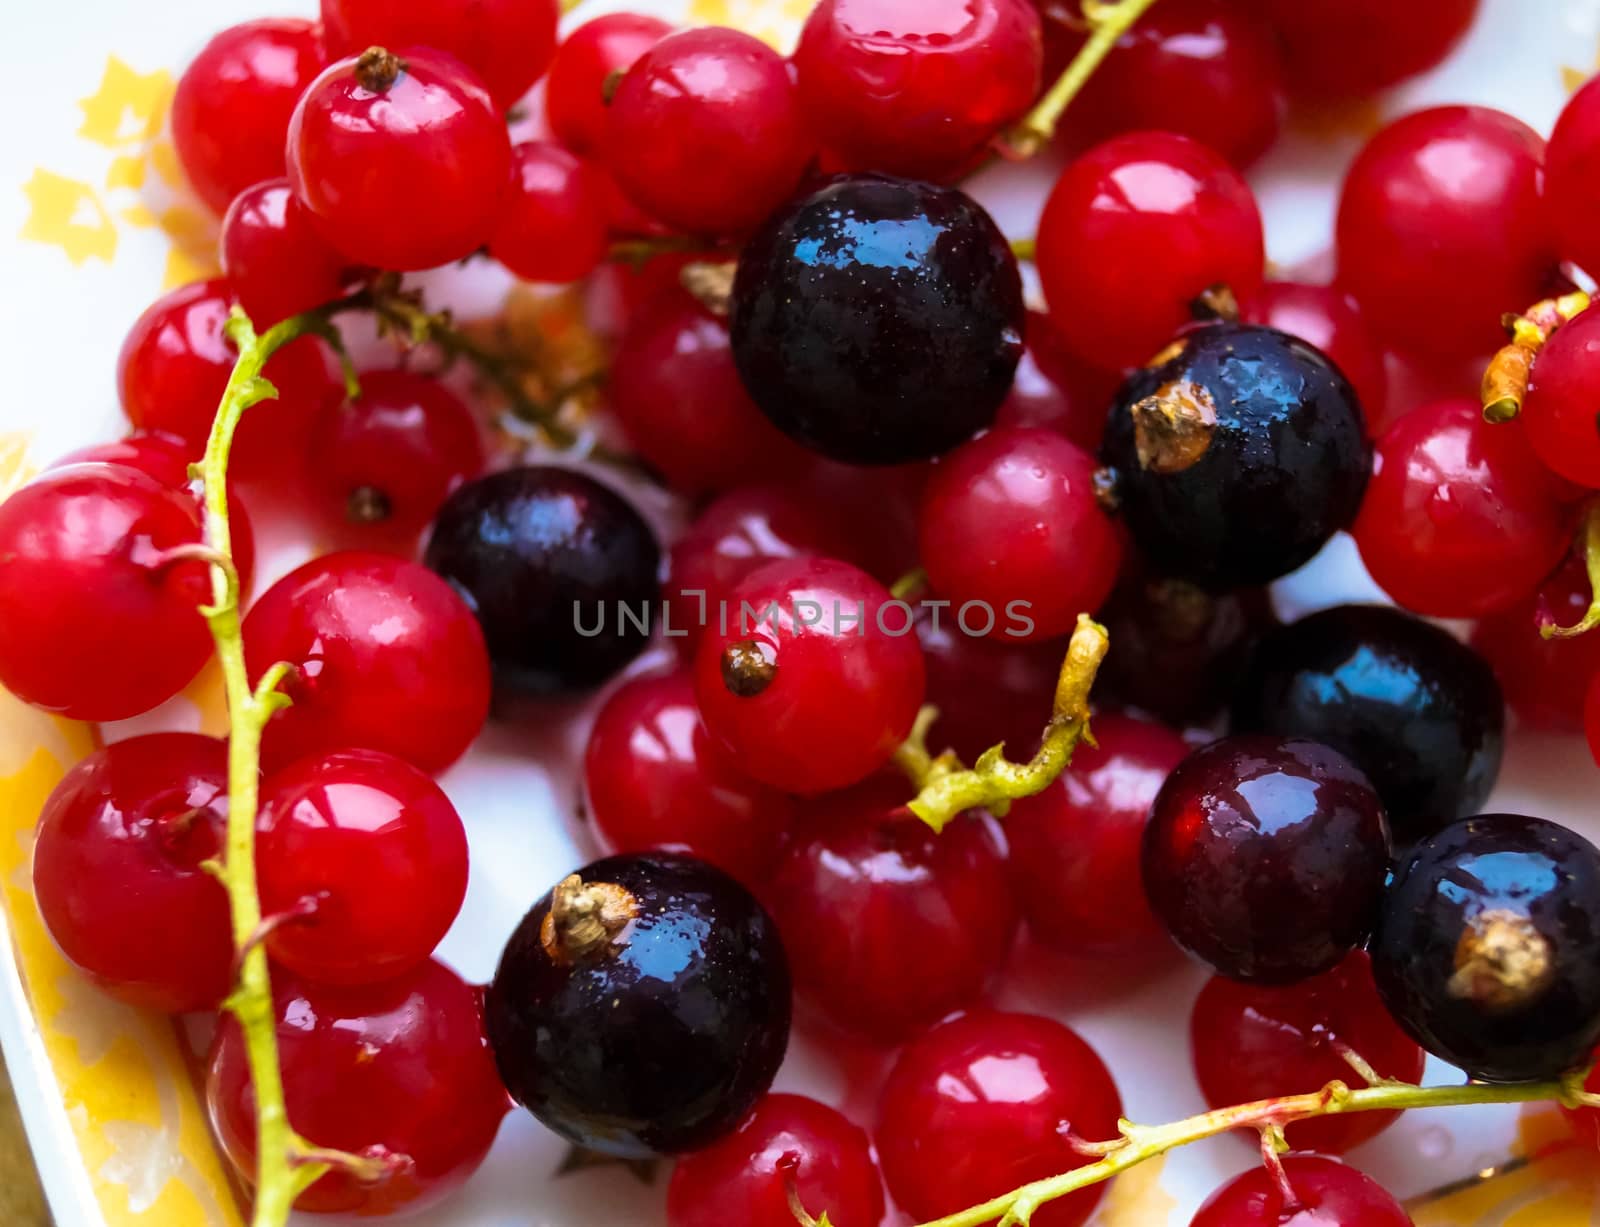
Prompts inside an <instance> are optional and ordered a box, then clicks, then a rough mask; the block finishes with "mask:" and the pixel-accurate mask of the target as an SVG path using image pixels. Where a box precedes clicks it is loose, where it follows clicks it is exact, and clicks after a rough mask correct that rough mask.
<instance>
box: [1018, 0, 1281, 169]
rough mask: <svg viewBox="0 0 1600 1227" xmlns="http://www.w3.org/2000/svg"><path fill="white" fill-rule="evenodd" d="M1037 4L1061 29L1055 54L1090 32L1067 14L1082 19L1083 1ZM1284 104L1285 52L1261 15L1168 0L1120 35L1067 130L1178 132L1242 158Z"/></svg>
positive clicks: (1248, 158)
mask: <svg viewBox="0 0 1600 1227" xmlns="http://www.w3.org/2000/svg"><path fill="white" fill-rule="evenodd" d="M1041 7H1042V8H1043V9H1044V10H1045V18H1046V21H1047V22H1051V23H1052V24H1054V25H1056V27H1057V28H1058V29H1060V30H1062V31H1064V32H1066V34H1065V37H1061V38H1059V39H1058V40H1057V41H1058V42H1059V43H1060V49H1059V51H1060V54H1063V55H1066V56H1071V55H1073V54H1075V53H1076V52H1077V51H1078V50H1079V49H1081V48H1082V46H1083V44H1084V42H1085V41H1087V40H1086V39H1085V37H1084V35H1083V34H1082V33H1081V32H1079V30H1077V29H1073V28H1072V27H1071V26H1069V25H1068V24H1067V20H1066V19H1073V18H1076V19H1078V20H1079V21H1080V22H1081V17H1082V13H1081V10H1079V9H1077V8H1076V7H1075V6H1073V5H1072V4H1071V3H1070V0H1048V2H1047V3H1044V4H1043V5H1042V6H1041ZM1064 66H1065V65H1064V64H1063V67H1064ZM1288 109H1289V96H1288V89H1287V82H1286V81H1285V74H1284V69H1283V53H1282V51H1281V50H1280V49H1279V45H1278V41H1277V39H1276V38H1274V37H1273V31H1272V30H1271V29H1269V28H1268V27H1267V25H1266V24H1265V23H1264V22H1261V21H1258V20H1256V19H1255V18H1253V17H1252V16H1251V15H1250V14H1249V13H1248V12H1247V11H1245V6H1242V5H1238V4H1231V3H1229V2H1228V0H1167V2H1166V3H1163V4H1162V5H1161V7H1160V8H1157V9H1152V10H1151V11H1150V13H1149V15H1148V16H1147V17H1145V18H1143V19H1142V20H1140V21H1139V22H1138V23H1137V24H1136V25H1135V26H1134V27H1133V28H1132V29H1131V30H1129V31H1128V32H1127V33H1126V34H1124V35H1123V36H1122V37H1121V38H1119V39H1118V40H1117V43H1116V45H1115V46H1114V47H1113V48H1112V50H1111V54H1110V55H1109V56H1108V57H1107V58H1106V61H1105V63H1104V64H1103V65H1102V66H1101V67H1100V68H1099V69H1098V70H1097V71H1096V72H1095V75H1094V76H1093V77H1092V78H1090V81H1089V84H1088V85H1087V86H1086V87H1085V88H1084V91H1083V93H1082V94H1081V95H1080V97H1079V98H1078V99H1077V100H1076V101H1075V102H1074V104H1073V106H1072V107H1071V108H1070V109H1069V112H1068V114H1067V116H1066V121H1065V124H1064V131H1065V132H1066V133H1067V134H1068V135H1069V136H1071V137H1078V138H1084V137H1087V138H1088V139H1089V140H1102V139H1104V138H1106V137H1110V136H1114V135H1116V134H1117V133H1119V132H1135V131H1141V130H1157V131H1164V132H1177V133H1180V134H1181V135H1183V136H1188V137H1192V138H1194V139H1195V140H1197V141H1199V142H1200V143H1201V144H1203V145H1207V146H1209V147H1210V148H1212V149H1215V150H1216V151H1217V152H1218V153H1220V154H1221V155H1222V156H1223V157H1225V158H1227V159H1228V161H1230V162H1232V163H1233V164H1234V165H1235V166H1238V167H1245V166H1248V165H1250V163H1252V162H1254V161H1255V160H1256V159H1257V158H1259V157H1260V156H1261V155H1262V154H1264V153H1265V152H1266V151H1267V150H1268V149H1269V148H1271V147H1272V145H1273V143H1274V142H1275V141H1276V140H1277V139H1278V133H1279V132H1280V131H1281V130H1282V128H1283V121H1284V117H1285V115H1286V113H1287V111H1288Z"/></svg>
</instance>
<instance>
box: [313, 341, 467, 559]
mask: <svg viewBox="0 0 1600 1227" xmlns="http://www.w3.org/2000/svg"><path fill="white" fill-rule="evenodd" d="M311 455H312V456H314V457H315V458H316V459H315V463H314V464H313V465H312V466H311V479H312V481H313V482H314V483H315V485H316V487H317V491H318V495H319V497H320V500H321V503H322V507H321V511H322V512H323V516H324V518H325V519H326V520H328V521H330V522H331V523H334V524H338V525H340V526H341V528H340V533H339V535H340V536H341V537H342V538H346V539H352V540H361V541H365V542H369V543H376V542H384V543H392V544H394V545H396V546H397V547H398V548H399V550H400V551H401V552H404V553H407V554H409V553H411V552H412V550H413V549H414V548H415V544H416V538H417V534H418V533H420V532H421V531H422V530H423V529H424V528H425V527H426V526H427V524H428V523H429V522H430V521H431V520H432V519H433V517H434V514H435V513H436V512H437V511H438V510H439V508H440V506H441V505H442V504H443V503H444V501H445V499H446V498H447V497H448V496H449V495H450V493H451V492H452V491H454V490H455V489H456V488H457V487H458V486H460V485H461V484H462V483H463V482H465V481H469V480H470V479H472V478H474V477H476V476H477V475H478V474H479V473H481V472H482V471H483V466H484V462H485V456H484V443H483V432H482V430H481V428H480V427H479V425H478V420H477V418H476V417H475V416H474V415H473V412H472V410H471V409H470V408H469V407H468V406H467V403H466V402H465V401H463V400H462V399H461V398H460V397H459V396H457V395H456V393H455V392H453V391H452V390H451V389H450V388H448V387H447V386H445V385H444V384H443V383H440V382H439V381H438V380H437V379H434V378H432V377H430V376H428V375H423V374H419V373H417V372H415V371H407V370H393V371H363V372H361V395H360V396H358V397H357V398H356V399H355V400H351V401H346V402H344V403H343V404H341V405H340V406H339V407H338V408H336V409H332V410H330V411H329V412H327V413H324V414H323V415H322V416H321V417H319V418H318V419H317V423H316V427H315V429H314V430H313V432H312V436H311Z"/></svg>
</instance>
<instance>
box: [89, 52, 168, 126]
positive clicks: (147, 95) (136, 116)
mask: <svg viewBox="0 0 1600 1227" xmlns="http://www.w3.org/2000/svg"><path fill="white" fill-rule="evenodd" d="M172 89H173V83H172V74H171V73H170V72H168V71H167V70H166V69H164V68H158V69H156V70H155V71H154V72H149V73H139V72H135V71H134V70H133V69H131V68H129V67H128V66H127V65H126V64H124V63H123V62H122V61H121V60H119V59H118V58H117V57H116V56H114V55H113V56H108V57H107V59H106V68H105V72H104V73H103V74H102V75H101V77H100V86H99V88H98V89H96V90H95V92H94V93H92V94H90V95H89V96H88V97H87V98H85V99H83V100H82V101H81V102H79V103H78V105H79V107H81V108H82V109H83V126H82V127H80V128H79V129H78V135H79V136H82V137H87V138H88V139H89V140H91V141H93V142H94V143H95V144H97V145H104V146H105V147H106V148H107V149H122V148H125V147H127V146H129V145H137V144H141V143H143V142H145V141H148V140H150V139H151V138H153V137H154V136H155V134H156V133H157V132H158V131H160V129H161V120H162V118H163V117H164V116H165V115H166V113H167V103H168V101H169V99H170V97H171V94H172Z"/></svg>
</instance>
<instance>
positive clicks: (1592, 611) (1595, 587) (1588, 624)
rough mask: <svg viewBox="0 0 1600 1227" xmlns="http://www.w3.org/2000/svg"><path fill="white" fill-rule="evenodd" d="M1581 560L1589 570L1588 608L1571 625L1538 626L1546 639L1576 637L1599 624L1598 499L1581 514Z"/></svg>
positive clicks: (1599, 553) (1599, 544) (1599, 516)
mask: <svg viewBox="0 0 1600 1227" xmlns="http://www.w3.org/2000/svg"><path fill="white" fill-rule="evenodd" d="M1583 561H1584V565H1585V566H1586V567H1587V568H1588V571H1589V592H1590V594H1591V595H1590V598H1589V609H1588V611H1587V612H1586V613H1585V614H1584V615H1583V617H1582V618H1581V619H1580V620H1579V621H1578V622H1576V623H1574V624H1573V625H1572V626H1558V625H1556V623H1555V622H1553V621H1552V622H1548V623H1546V624H1545V625H1543V626H1541V627H1540V628H1539V633H1540V634H1541V635H1543V636H1544V637H1545V638H1546V639H1576V638H1577V637H1578V636H1579V635H1585V634H1588V633H1589V632H1590V631H1592V630H1593V629H1594V628H1595V627H1597V626H1600V500H1597V501H1596V502H1594V503H1593V504H1591V505H1590V507H1589V510H1588V511H1586V512H1585V513H1584V516H1583Z"/></svg>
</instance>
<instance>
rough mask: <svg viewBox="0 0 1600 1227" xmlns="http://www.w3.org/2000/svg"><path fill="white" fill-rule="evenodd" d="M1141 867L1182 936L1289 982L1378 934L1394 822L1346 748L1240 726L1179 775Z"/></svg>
mask: <svg viewBox="0 0 1600 1227" xmlns="http://www.w3.org/2000/svg"><path fill="white" fill-rule="evenodd" d="M1143 870H1144V885H1145V892H1146V894H1147V895H1148V896H1149V898H1150V906H1151V908H1152V909H1153V910H1154V911H1155V914H1156V916H1157V917H1159V918H1160V920H1161V921H1162V923H1163V924H1165V925H1166V927H1167V931H1168V932H1169V933H1171V934H1172V936H1173V938H1174V939H1175V940H1176V941H1177V943H1178V944H1179V945H1180V946H1182V947H1184V949H1186V950H1188V951H1189V952H1190V953H1191V954H1194V955H1195V956H1196V957H1198V958H1200V959H1201V960H1203V961H1204V962H1206V963H1209V964H1210V965H1211V966H1212V967H1214V968H1216V969H1217V970H1218V971H1219V972H1221V973H1222V974H1223V975H1225V976H1229V977H1231V978H1233V979H1235V980H1246V981H1251V982H1254V983H1260V984H1289V983H1293V982H1294V981H1296V980H1303V979H1306V978H1308V977H1310V976H1314V975H1318V974H1320V973H1322V972H1324V971H1328V970H1329V969H1330V968H1332V967H1334V966H1336V965H1337V964H1338V963H1340V962H1341V961H1342V960H1343V959H1344V957H1345V956H1346V955H1348V954H1349V953H1350V952H1351V951H1352V950H1354V949H1355V948H1356V947H1357V946H1359V945H1360V944H1361V943H1362V942H1363V941H1364V940H1365V939H1366V936H1367V934H1368V933H1369V932H1370V931H1371V928H1372V924H1373V920H1374V919H1375V917H1376V914H1377V910H1378V907H1379V904H1380V903H1381V901H1382V898H1383V887H1384V881H1385V879H1386V877H1387V876H1388V872H1389V831H1388V826H1387V824H1386V823H1385V822H1384V817H1383V806H1382V804H1381V803H1380V802H1379V800H1378V794H1377V793H1376V792H1374V791H1373V788H1372V785H1371V784H1369V783H1368V782H1367V778H1366V777H1365V776H1364V775H1362V774H1361V772H1360V771H1359V770H1358V769H1357V768H1356V767H1355V766H1354V765H1353V764H1352V763H1351V762H1350V761H1349V760H1348V759H1347V758H1345V757H1344V756H1343V755H1341V754H1340V753H1338V751H1336V750H1330V749H1329V748H1328V747H1327V746H1323V745H1319V744H1317V743H1316V742H1314V741H1301V740H1297V739H1293V738H1280V737H1258V736H1246V737H1229V738H1226V739H1224V740H1222V741H1217V742H1213V743H1212V744H1211V745H1209V746H1206V747H1204V748H1203V749H1199V750H1196V751H1195V752H1194V753H1193V754H1191V755H1189V757H1188V758H1186V759H1184V760H1183V762H1181V763H1179V764H1178V767H1177V769H1176V770H1174V771H1173V773H1172V774H1171V775H1170V776H1168V777H1167V782H1166V783H1165V784H1164V785H1163V786H1162V788H1161V792H1160V793H1159V794H1158V795H1157V796H1156V800H1155V804H1154V805H1153V806H1152V807H1151V811H1150V821H1149V823H1148V824H1147V825H1146V827H1145V835H1144V850H1143Z"/></svg>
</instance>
